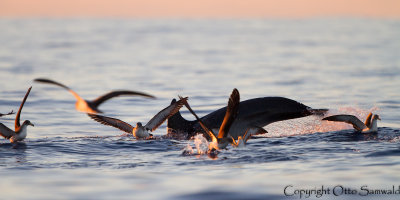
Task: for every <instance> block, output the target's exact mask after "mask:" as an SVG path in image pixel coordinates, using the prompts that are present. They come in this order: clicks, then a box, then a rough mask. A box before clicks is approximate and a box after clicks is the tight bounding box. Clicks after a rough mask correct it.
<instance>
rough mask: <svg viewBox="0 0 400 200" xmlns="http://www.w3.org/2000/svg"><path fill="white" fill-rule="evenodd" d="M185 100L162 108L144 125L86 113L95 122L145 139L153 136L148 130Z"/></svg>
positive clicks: (180, 106) (156, 126)
mask: <svg viewBox="0 0 400 200" xmlns="http://www.w3.org/2000/svg"><path fill="white" fill-rule="evenodd" d="M185 101H187V97H186V98H183V99H181V100H179V101H177V102H175V103H173V104H171V105H169V106H168V107H166V108H164V109H163V110H161V111H160V112H159V113H157V114H156V115H155V116H154V117H153V118H151V120H150V121H149V122H147V124H146V125H145V126H143V125H142V123H140V122H138V123H137V124H136V127H133V126H132V125H130V124H128V123H126V122H124V121H122V120H119V119H116V118H111V117H106V116H101V115H96V114H90V113H88V115H89V117H90V118H92V119H93V120H95V121H97V122H100V123H101V124H104V125H108V126H112V127H115V128H118V129H120V130H122V131H125V132H127V133H131V134H133V136H135V138H136V139H146V138H149V137H151V136H153V135H152V134H150V133H149V131H151V132H152V131H154V130H156V129H157V128H158V127H159V126H160V125H161V124H162V123H163V122H164V121H165V120H167V119H168V118H169V117H171V116H172V115H173V114H175V113H176V112H178V111H179V109H180V108H182V106H183V104H184V102H185Z"/></svg>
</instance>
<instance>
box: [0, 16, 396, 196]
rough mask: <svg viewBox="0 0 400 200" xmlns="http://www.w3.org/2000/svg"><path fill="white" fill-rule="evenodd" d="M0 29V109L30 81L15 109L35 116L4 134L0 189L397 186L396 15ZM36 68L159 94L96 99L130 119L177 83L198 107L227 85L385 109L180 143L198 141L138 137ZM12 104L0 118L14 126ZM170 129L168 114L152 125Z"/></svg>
mask: <svg viewBox="0 0 400 200" xmlns="http://www.w3.org/2000/svg"><path fill="white" fill-rule="evenodd" d="M0 29H1V31H0V44H1V45H0V84H1V87H0V113H6V112H9V111H10V110H14V111H16V110H18V106H19V104H20V102H21V100H22V98H23V96H24V94H25V92H26V90H27V88H28V87H29V86H31V85H33V89H32V92H31V95H30V96H29V98H28V101H27V103H26V104H25V107H24V109H23V113H22V119H23V120H24V119H29V120H30V121H32V122H33V123H34V124H35V127H29V132H28V137H27V139H26V140H25V141H24V142H23V143H19V144H16V145H13V144H10V143H9V141H7V140H4V139H1V141H0V177H1V178H0V188H1V189H0V191H1V199H280V198H284V197H285V194H284V189H285V187H287V186H289V189H287V194H289V195H292V194H293V196H291V197H287V198H293V199H298V198H300V195H299V194H294V193H295V190H296V189H318V188H320V187H321V186H322V185H323V186H324V187H327V188H334V187H335V186H338V185H339V186H343V187H345V188H351V189H353V190H357V191H358V192H360V191H361V189H360V188H361V187H362V186H365V185H366V186H368V188H371V189H391V188H392V186H395V187H396V189H397V187H399V184H400V182H399V180H400V175H399V173H398V172H399V171H400V157H399V156H400V145H399V143H400V123H399V122H400V120H399V119H400V112H399V111H400V109H399V108H400V54H399V52H400V37H399V36H400V22H399V21H398V20H397V21H396V20H377V19H351V18H339V19H330V18H325V19H304V20H129V19H126V20H123V19H115V20H109V19H93V20H91V19H68V20H63V19H57V20H50V19H0ZM38 77H47V78H51V79H54V80H58V81H60V82H62V83H64V84H66V85H68V86H69V87H71V88H72V89H74V90H75V91H76V92H78V93H79V94H80V95H81V96H82V97H84V98H87V99H94V98H96V97H97V96H99V95H101V94H103V93H106V92H108V91H110V90H114V89H130V90H138V91H143V92H147V93H150V94H153V95H155V96H157V97H158V98H157V99H156V100H149V99H144V98H140V97H121V98H116V99H112V100H110V101H108V102H106V103H105V104H103V105H102V106H101V107H100V109H102V110H103V111H104V112H105V114H106V115H108V116H111V117H117V118H120V119H122V120H125V121H127V122H129V123H132V124H135V123H136V122H144V123H145V122H147V121H148V120H149V119H151V117H152V116H153V115H154V114H156V113H157V112H158V111H160V110H161V109H162V108H164V107H166V106H167V105H168V104H169V103H170V101H171V99H172V98H177V95H183V96H189V102H190V104H191V105H192V108H193V109H194V110H196V111H197V112H198V114H199V115H200V116H203V115H205V114H207V113H209V112H211V111H213V110H215V109H218V108H220V107H222V106H225V105H226V103H227V99H228V96H229V94H230V92H231V91H232V89H233V88H235V87H236V88H238V89H239V91H240V94H241V99H242V100H245V99H250V98H256V97H263V96H284V97H288V98H291V99H294V100H297V101H300V102H302V103H304V104H306V105H308V106H311V107H313V108H330V109H331V110H330V113H329V114H338V113H347V114H353V115H356V116H358V117H360V118H362V119H364V118H365V117H366V115H367V114H368V113H369V112H370V111H373V112H374V113H378V114H379V115H380V116H381V118H382V121H379V126H380V128H379V131H378V133H377V134H369V135H360V134H357V133H355V132H354V131H353V130H352V127H351V126H349V125H345V124H342V123H333V122H330V123H328V122H321V121H320V118H318V117H307V118H303V119H297V120H289V121H284V122H279V123H274V124H270V125H268V126H266V127H264V128H265V129H266V130H268V132H269V133H268V134H266V135H261V136H257V137H256V138H253V139H251V140H250V141H249V143H248V145H247V146H246V147H245V148H238V149H235V148H232V147H230V148H228V149H227V150H222V151H221V152H220V153H219V155H218V158H216V159H212V158H209V157H208V156H207V155H197V156H184V155H182V152H183V150H184V149H185V148H186V147H187V146H188V145H190V146H192V147H194V142H193V140H190V141H180V140H173V139H165V138H164V139H160V138H159V139H157V140H151V141H136V140H135V139H134V138H133V137H129V136H127V135H125V134H124V133H123V132H121V131H119V130H117V129H114V128H112V127H107V126H103V125H101V124H99V123H97V122H94V121H93V120H91V119H90V118H88V117H87V115H85V114H84V113H80V112H77V111H76V110H75V109H74V103H75V100H74V98H73V96H72V95H71V94H69V93H68V92H66V91H65V90H63V89H62V88H59V87H55V86H51V85H43V84H38V83H33V82H32V80H33V79H34V78H38ZM181 111H182V113H183V115H184V117H186V118H188V119H193V117H192V116H190V115H189V113H188V111H187V110H186V109H182V110H181ZM13 117H14V116H7V117H3V118H1V119H0V122H1V123H4V124H6V125H8V126H9V127H13ZM165 134H166V124H163V125H162V126H161V127H160V128H158V129H157V130H156V131H155V135H156V136H158V137H160V136H162V135H165ZM311 197H312V198H317V196H316V195H315V194H314V195H311ZM303 198H304V196H303ZM323 198H341V199H353V198H360V199H376V198H379V199H384V198H387V199H394V198H399V194H398V195H375V196H374V195H367V196H361V195H359V194H355V195H353V194H343V195H339V196H334V195H333V194H329V195H324V196H323Z"/></svg>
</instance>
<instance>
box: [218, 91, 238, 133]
mask: <svg viewBox="0 0 400 200" xmlns="http://www.w3.org/2000/svg"><path fill="white" fill-rule="evenodd" d="M239 103H240V94H239V91H238V90H237V89H236V88H235V89H233V91H232V94H231V96H230V97H229V101H228V107H227V109H226V113H225V117H224V120H223V121H222V124H221V127H219V132H218V138H220V139H221V138H225V137H227V135H228V132H229V129H230V128H231V125H232V123H233V121H234V120H235V118H236V115H237V112H238V110H239Z"/></svg>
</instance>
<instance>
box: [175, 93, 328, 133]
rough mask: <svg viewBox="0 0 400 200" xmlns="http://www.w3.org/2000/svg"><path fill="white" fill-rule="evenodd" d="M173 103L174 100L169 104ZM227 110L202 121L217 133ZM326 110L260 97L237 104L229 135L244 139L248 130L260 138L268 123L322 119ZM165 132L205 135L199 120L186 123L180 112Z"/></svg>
mask: <svg viewBox="0 0 400 200" xmlns="http://www.w3.org/2000/svg"><path fill="white" fill-rule="evenodd" d="M172 102H174V100H172ZM226 110H227V107H223V108H221V109H218V110H216V111H214V112H212V113H210V114H208V115H206V116H204V117H202V118H200V119H201V121H202V122H203V123H204V124H205V125H206V126H207V127H209V128H210V129H218V128H219V127H220V126H221V124H222V122H223V120H224V116H225V114H226ZM327 111H328V109H312V108H310V107H308V106H306V105H304V104H302V103H299V102H297V101H294V100H291V99H288V98H284V97H263V98H255V99H249V100H245V101H242V102H240V104H239V111H238V113H237V116H236V118H235V120H234V121H233V123H232V125H231V127H230V129H229V133H228V134H229V135H230V136H232V137H233V139H236V140H237V139H238V137H239V136H243V133H245V132H246V131H247V130H248V129H249V128H250V129H251V130H252V131H254V130H256V131H255V132H254V133H253V134H263V133H265V132H266V131H265V130H264V129H263V128H262V127H264V126H266V125H268V124H270V123H273V122H277V121H282V120H288V119H294V118H300V117H306V116H309V115H323V114H324V113H326V112H327ZM167 126H168V128H169V129H170V130H172V132H175V133H177V134H183V133H184V134H187V137H188V138H190V137H192V136H194V135H195V134H196V133H198V132H204V130H203V129H202V127H201V124H200V123H199V121H198V120H195V121H188V120H186V119H184V118H183V117H182V116H181V114H180V112H177V113H176V114H175V115H173V116H172V117H170V118H169V119H168V125H167Z"/></svg>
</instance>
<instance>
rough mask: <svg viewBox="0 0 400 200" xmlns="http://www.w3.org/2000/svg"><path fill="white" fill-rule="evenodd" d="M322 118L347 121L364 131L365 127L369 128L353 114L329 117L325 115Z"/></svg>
mask: <svg viewBox="0 0 400 200" xmlns="http://www.w3.org/2000/svg"><path fill="white" fill-rule="evenodd" d="M322 120H328V121H336V122H346V123H348V124H351V125H353V127H354V128H355V129H356V130H357V131H362V130H363V129H365V128H367V126H366V125H365V124H364V123H363V122H362V121H360V120H359V119H358V118H357V117H355V116H353V115H332V116H329V117H325V118H323V119H322Z"/></svg>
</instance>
